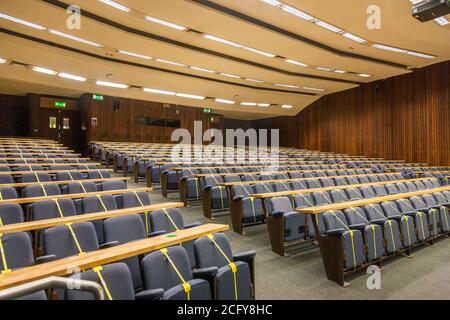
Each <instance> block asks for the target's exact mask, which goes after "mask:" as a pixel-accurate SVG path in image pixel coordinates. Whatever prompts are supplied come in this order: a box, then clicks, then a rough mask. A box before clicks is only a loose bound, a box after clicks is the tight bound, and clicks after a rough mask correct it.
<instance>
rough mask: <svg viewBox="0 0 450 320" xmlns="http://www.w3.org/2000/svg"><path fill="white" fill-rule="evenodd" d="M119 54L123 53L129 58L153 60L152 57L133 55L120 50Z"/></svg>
mask: <svg viewBox="0 0 450 320" xmlns="http://www.w3.org/2000/svg"><path fill="white" fill-rule="evenodd" d="M118 52H119V53H121V54H126V55H128V56H132V57H136V58H142V59H146V60H152V57H149V56H144V55H142V54H139V53H133V52H129V51H124V50H119V51H118Z"/></svg>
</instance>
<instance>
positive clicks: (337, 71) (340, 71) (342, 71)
mask: <svg viewBox="0 0 450 320" xmlns="http://www.w3.org/2000/svg"><path fill="white" fill-rule="evenodd" d="M334 72H336V73H347V71H344V70H334Z"/></svg>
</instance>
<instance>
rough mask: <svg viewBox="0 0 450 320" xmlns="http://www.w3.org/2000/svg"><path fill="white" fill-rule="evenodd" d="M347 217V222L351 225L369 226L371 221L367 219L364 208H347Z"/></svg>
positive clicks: (345, 211) (345, 212)
mask: <svg viewBox="0 0 450 320" xmlns="http://www.w3.org/2000/svg"><path fill="white" fill-rule="evenodd" d="M344 214H345V217H346V218H347V222H348V223H349V224H350V225H355V224H369V220H368V219H367V216H366V212H365V211H364V209H363V208H360V207H355V208H353V207H352V208H347V209H344Z"/></svg>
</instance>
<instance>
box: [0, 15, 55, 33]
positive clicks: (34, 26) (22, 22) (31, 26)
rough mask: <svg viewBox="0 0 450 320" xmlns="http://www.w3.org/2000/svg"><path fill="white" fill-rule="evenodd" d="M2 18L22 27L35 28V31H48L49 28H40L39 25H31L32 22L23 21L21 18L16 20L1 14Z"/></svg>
mask: <svg viewBox="0 0 450 320" xmlns="http://www.w3.org/2000/svg"><path fill="white" fill-rule="evenodd" d="M0 18H2V19H6V20H9V21H11V22H15V23H19V24H22V25H24V26H27V27H30V28H34V29H38V30H47V28H45V27H43V26H40V25H38V24H35V23H31V22H28V21H25V20H22V19H19V18H15V17H12V16H9V15H7V14H4V13H1V12H0Z"/></svg>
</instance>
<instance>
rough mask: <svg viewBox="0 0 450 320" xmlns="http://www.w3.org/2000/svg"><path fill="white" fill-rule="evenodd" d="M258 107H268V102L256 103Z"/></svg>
mask: <svg viewBox="0 0 450 320" xmlns="http://www.w3.org/2000/svg"><path fill="white" fill-rule="evenodd" d="M258 107H265V108H266V107H270V103H258Z"/></svg>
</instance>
